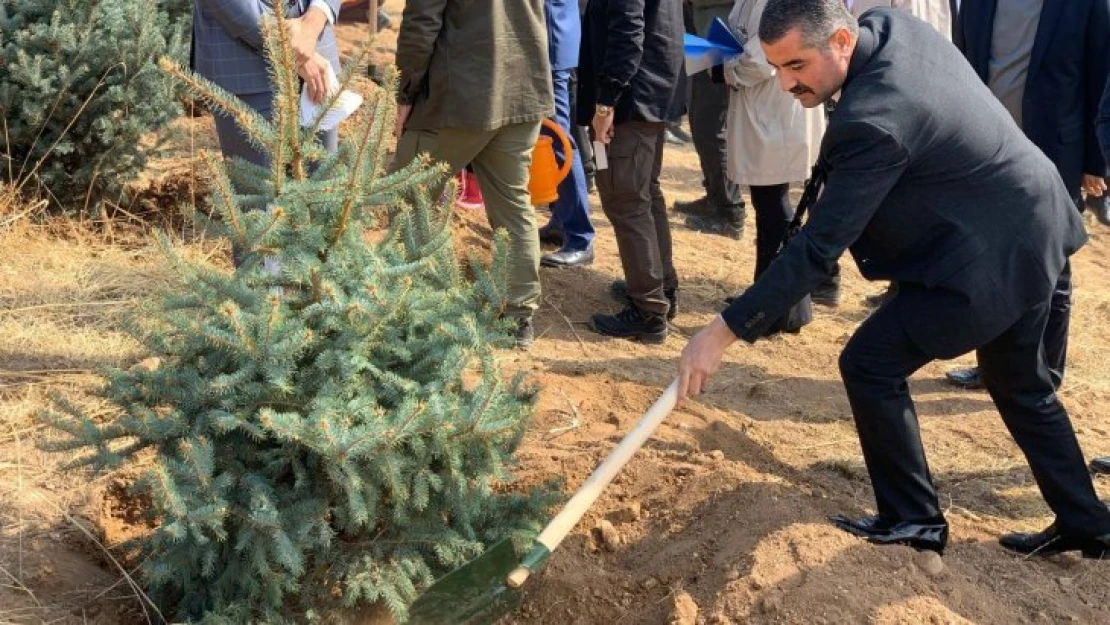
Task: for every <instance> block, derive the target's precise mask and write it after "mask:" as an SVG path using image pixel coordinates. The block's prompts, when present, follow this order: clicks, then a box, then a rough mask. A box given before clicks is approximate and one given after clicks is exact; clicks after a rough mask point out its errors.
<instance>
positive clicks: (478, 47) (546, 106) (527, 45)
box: [394, 0, 555, 349]
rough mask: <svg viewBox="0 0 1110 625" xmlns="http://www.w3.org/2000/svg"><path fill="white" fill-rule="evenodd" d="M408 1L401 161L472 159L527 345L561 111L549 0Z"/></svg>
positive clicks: (519, 338)
mask: <svg viewBox="0 0 1110 625" xmlns="http://www.w3.org/2000/svg"><path fill="white" fill-rule="evenodd" d="M474 5H475V2H473V0H407V2H405V12H404V15H403V17H402V19H401V31H400V33H399V34H398V37H397V69H398V70H400V74H401V80H400V84H399V86H398V93H397V127H396V130H395V132H396V134H397V136H398V141H397V155H396V156H395V158H394V167H395V168H400V167H403V166H404V165H405V164H407V163H409V162H411V161H412V159H414V158H416V156H417V155H418V154H422V153H425V154H428V155H429V156H431V157H432V159H434V160H436V161H439V162H443V163H447V164H448V165H449V166H450V169H451V172H452V173H457V172H459V171H461V170H462V169H463V167H465V166H466V165H467V164H468V163H469V164H470V165H471V166H472V167H473V168H474V172H475V174H477V176H478V182H479V183H480V184H481V187H482V195H483V198H484V200H485V206H486V216H487V217H488V218H489V222H490V225H491V226H493V227H494V228H495V229H504V230H506V231H507V232H508V234H509V249H508V264H509V284H508V289H507V291H508V296H507V300H506V302H505V305H504V311H503V314H504V315H505V316H506V317H508V318H511V319H514V320H515V321H516V327H515V330H514V332H513V338H514V340H515V341H516V345H517V347H519V348H522V349H526V348H528V347H531V345H532V343H533V341H534V338H535V331H534V329H533V327H532V313H533V312H534V311H535V310H536V308H538V307H539V301H540V275H539V269H540V239H539V233H538V229H537V227H536V211H535V209H533V208H532V203H531V199H530V198H529V196H528V175H529V168H530V167H531V165H532V150H533V149H534V148H535V146H536V138H537V136H538V135H539V132H540V123H541V121H542V120H543V118H545V117H549V116H551V115H553V114H554V113H555V104H554V98H553V96H552V93H551V61H550V59H549V56H548V50H547V29H546V27H545V25H544V3H543V0H483V2H482V5H483V7H482V8H481V9H478V8H476V7H475V6H474Z"/></svg>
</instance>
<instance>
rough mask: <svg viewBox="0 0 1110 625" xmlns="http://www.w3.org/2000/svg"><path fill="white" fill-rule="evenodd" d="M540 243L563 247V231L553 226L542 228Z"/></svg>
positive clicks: (548, 225)
mask: <svg viewBox="0 0 1110 625" xmlns="http://www.w3.org/2000/svg"><path fill="white" fill-rule="evenodd" d="M540 243H547V244H548V245H562V244H563V231H562V230H559V229H558V228H555V227H553V226H552V225H551V224H547V225H546V226H541V227H540Z"/></svg>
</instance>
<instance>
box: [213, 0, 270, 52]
mask: <svg viewBox="0 0 1110 625" xmlns="http://www.w3.org/2000/svg"><path fill="white" fill-rule="evenodd" d="M196 3H197V4H196V6H197V8H198V9H200V10H202V11H204V12H205V13H206V14H207V15H209V16H211V17H212V19H214V20H216V21H217V22H219V24H220V26H222V27H223V28H224V30H226V31H227V33H228V34H229V35H231V36H232V37H235V38H236V39H238V40H240V41H242V42H244V43H246V44H247V45H248V46H250V47H252V48H254V49H255V50H259V51H261V50H262V49H263V43H262V16H263V15H264V14H266V13H271V12H272V11H273V8H272V7H273V2H272V1H270V0H196Z"/></svg>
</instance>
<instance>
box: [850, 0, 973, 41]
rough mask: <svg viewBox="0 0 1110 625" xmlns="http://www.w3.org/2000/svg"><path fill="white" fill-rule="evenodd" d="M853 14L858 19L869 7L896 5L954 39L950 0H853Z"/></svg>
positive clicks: (895, 6) (949, 38) (946, 37)
mask: <svg viewBox="0 0 1110 625" xmlns="http://www.w3.org/2000/svg"><path fill="white" fill-rule="evenodd" d="M849 6H851V10H852V15H855V16H856V18H857V19H858V18H859V16H861V15H863V13H864V12H865V11H867V10H868V9H873V8H875V7H894V8H896V9H902V10H903V11H908V12H909V13H910V15H912V16H914V17H916V18H917V19H919V20H924V21H925V22H928V23H929V25H931V26H932V27H933V28H935V29H937V32H939V33H940V34H942V35H944V38H945V39H948V40H949V41H951V40H952V9H951V8H950V7H949V6H948V0H852V2H851V4H850V5H849Z"/></svg>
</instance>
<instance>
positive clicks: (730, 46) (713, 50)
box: [682, 17, 744, 76]
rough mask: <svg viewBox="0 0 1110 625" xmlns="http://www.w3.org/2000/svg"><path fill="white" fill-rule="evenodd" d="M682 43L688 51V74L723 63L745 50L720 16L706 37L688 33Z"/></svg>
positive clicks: (691, 74) (714, 21) (710, 26)
mask: <svg viewBox="0 0 1110 625" xmlns="http://www.w3.org/2000/svg"><path fill="white" fill-rule="evenodd" d="M682 43H683V48H684V49H685V52H686V75H687V76H693V75H694V74H696V73H698V72H701V71H704V70H707V69H709V68H711V67H714V66H717V65H723V64H724V63H726V62H728V61H731V60H732V59H734V58H736V57H738V56H740V55H741V54H742V53H743V52H744V46H742V45H740V41H739V40H738V39H737V38H736V36H735V35H733V34H732V31H731V30H729V28H728V25H726V24H725V23H724V21H723V20H722V19H721V18H719V17H718V18H717V19H715V20H713V23H712V24H710V25H709V33H708V34H707V36H706V38H705V39H702V38H701V37H697V36H695V35H691V34H689V33H687V34H686V35H685V36H684V38H683V41H682Z"/></svg>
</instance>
